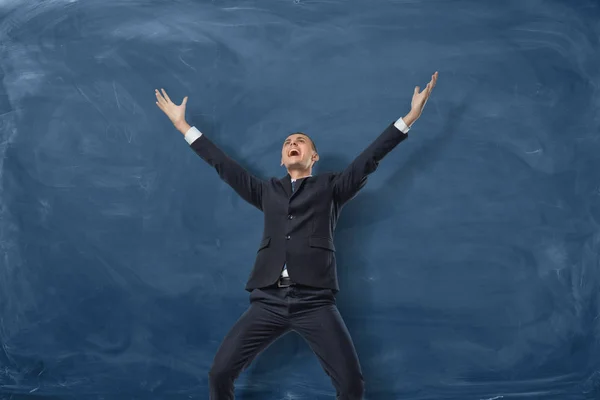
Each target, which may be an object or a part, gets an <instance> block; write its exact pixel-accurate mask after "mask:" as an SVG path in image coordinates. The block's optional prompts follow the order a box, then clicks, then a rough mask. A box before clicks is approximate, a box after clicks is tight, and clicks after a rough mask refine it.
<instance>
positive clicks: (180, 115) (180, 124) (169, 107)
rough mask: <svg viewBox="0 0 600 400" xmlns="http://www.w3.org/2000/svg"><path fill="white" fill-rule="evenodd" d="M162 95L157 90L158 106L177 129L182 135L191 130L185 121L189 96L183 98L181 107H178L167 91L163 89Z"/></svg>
mask: <svg viewBox="0 0 600 400" xmlns="http://www.w3.org/2000/svg"><path fill="white" fill-rule="evenodd" d="M161 91H162V94H161V93H160V92H159V91H158V89H155V90H154V92H155V93H156V100H157V102H156V105H157V106H158V108H160V109H161V110H162V111H163V112H164V113H165V114H166V115H167V117H169V119H170V120H171V122H172V123H173V125H174V126H175V128H177V130H178V131H179V132H181V133H182V134H184V135H185V134H186V132H187V131H188V130H189V129H190V126H189V124H188V123H187V122H186V121H185V105H186V104H187V99H188V98H187V96H185V97H184V98H183V101H182V102H181V104H180V105H177V104H175V103H173V102H172V101H171V99H170V98H169V96H168V95H167V92H165V89H161Z"/></svg>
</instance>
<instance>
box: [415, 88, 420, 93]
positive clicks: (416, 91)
mask: <svg viewBox="0 0 600 400" xmlns="http://www.w3.org/2000/svg"><path fill="white" fill-rule="evenodd" d="M420 89H421V88H420V87H419V86H415V94H419V90H420Z"/></svg>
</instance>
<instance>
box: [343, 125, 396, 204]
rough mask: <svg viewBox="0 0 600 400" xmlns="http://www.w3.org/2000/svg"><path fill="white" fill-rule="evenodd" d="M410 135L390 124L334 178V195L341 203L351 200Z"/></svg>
mask: <svg viewBox="0 0 600 400" xmlns="http://www.w3.org/2000/svg"><path fill="white" fill-rule="evenodd" d="M407 137H408V134H407V133H404V132H402V131H400V130H399V129H398V128H397V127H396V126H395V125H394V124H390V125H389V126H388V127H387V128H386V129H385V130H384V131H383V132H382V133H381V134H380V135H379V136H378V137H377V138H376V139H375V140H374V141H373V142H372V143H371V144H370V145H369V146H368V147H367V148H366V149H364V150H363V151H362V153H360V154H359V155H358V156H357V157H356V158H355V159H354V160H353V161H352V163H350V165H349V166H348V167H347V168H346V169H345V170H344V171H342V172H340V173H339V174H337V176H336V177H335V178H334V180H333V196H334V199H335V200H336V201H337V202H339V203H340V204H344V203H346V202H347V201H349V200H351V199H352V198H353V197H354V196H356V195H357V194H358V192H359V191H360V190H361V189H362V188H363V187H364V186H365V184H366V183H367V177H368V176H369V175H370V174H372V173H373V172H375V170H377V167H378V166H379V162H380V161H381V160H382V159H383V158H384V157H385V156H386V155H387V154H388V153H389V152H390V151H392V150H393V149H394V148H395V147H396V146H397V145H398V144H399V143H400V142H402V141H403V140H404V139H406V138H407Z"/></svg>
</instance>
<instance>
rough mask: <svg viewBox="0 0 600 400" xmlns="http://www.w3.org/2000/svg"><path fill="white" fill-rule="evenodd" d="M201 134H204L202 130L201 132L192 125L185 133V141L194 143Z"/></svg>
mask: <svg viewBox="0 0 600 400" xmlns="http://www.w3.org/2000/svg"><path fill="white" fill-rule="evenodd" d="M200 136H202V132H200V131H199V130H198V129H197V128H196V127H195V126H192V127H191V128H190V129H189V130H188V131H187V132H186V133H185V141H186V142H188V144H192V143H193V142H194V141H195V140H196V139H198V138H199V137H200Z"/></svg>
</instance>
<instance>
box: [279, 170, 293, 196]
mask: <svg viewBox="0 0 600 400" xmlns="http://www.w3.org/2000/svg"><path fill="white" fill-rule="evenodd" d="M279 182H280V183H281V186H283V190H284V191H285V194H287V197H291V196H292V178H291V177H290V175H289V174H287V175H286V176H284V177H283V178H281V179H280V180H279Z"/></svg>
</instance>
